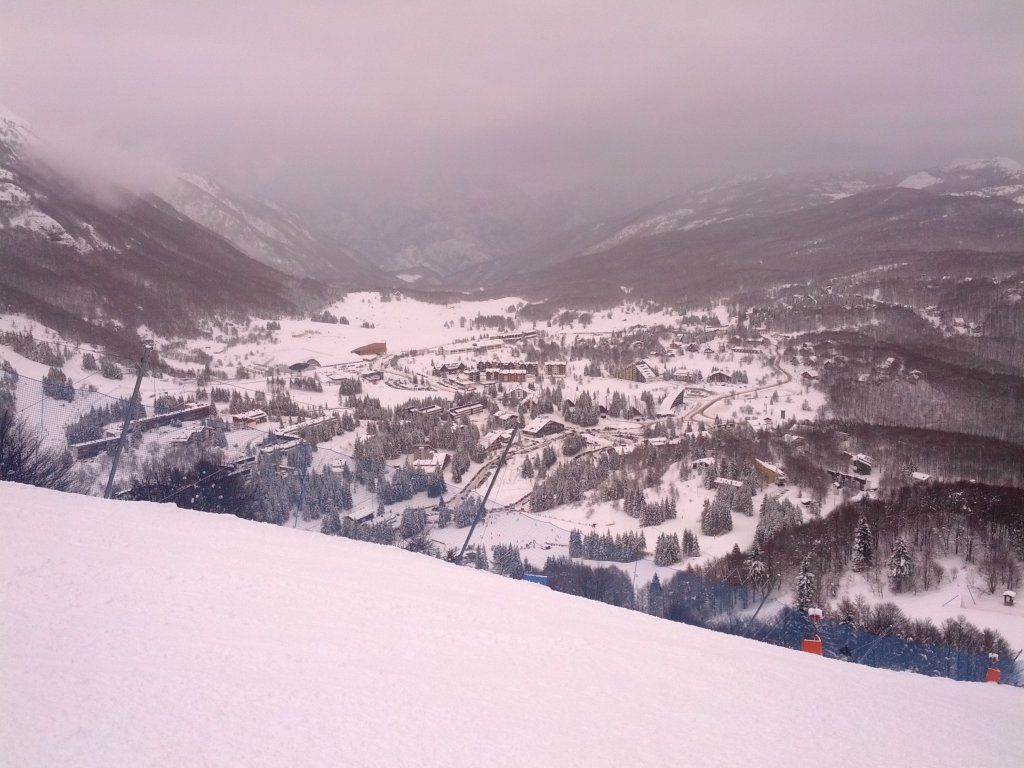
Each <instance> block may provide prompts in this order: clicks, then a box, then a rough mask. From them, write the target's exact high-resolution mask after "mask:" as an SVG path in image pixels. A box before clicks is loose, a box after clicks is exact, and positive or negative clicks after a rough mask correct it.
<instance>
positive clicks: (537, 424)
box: [523, 416, 562, 435]
mask: <svg viewBox="0 0 1024 768" xmlns="http://www.w3.org/2000/svg"><path fill="white" fill-rule="evenodd" d="M548 424H557V425H558V426H562V423H561V422H559V421H555V420H554V419H553V418H551V417H550V416H538V417H537V418H535V419H533V420H531V421H530V423H529V424H527V425H526V426H525V427H523V432H525V433H526V434H528V435H531V434H536V433H537V432H540V431H541V430H542V429H544V427H546V426H547V425H548Z"/></svg>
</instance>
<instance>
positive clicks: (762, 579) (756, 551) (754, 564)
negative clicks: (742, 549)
mask: <svg viewBox="0 0 1024 768" xmlns="http://www.w3.org/2000/svg"><path fill="white" fill-rule="evenodd" d="M743 570H744V571H745V572H746V579H747V584H749V585H750V587H751V589H754V590H756V591H757V592H762V593H763V592H764V591H765V590H766V588H767V587H768V583H769V573H768V566H767V565H766V564H765V562H764V555H763V553H762V552H761V548H760V547H759V546H757V544H754V546H753V547H752V548H751V549H750V554H749V555H747V559H746V560H745V561H744V563H743Z"/></svg>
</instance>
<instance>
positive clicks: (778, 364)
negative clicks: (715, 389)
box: [683, 346, 793, 421]
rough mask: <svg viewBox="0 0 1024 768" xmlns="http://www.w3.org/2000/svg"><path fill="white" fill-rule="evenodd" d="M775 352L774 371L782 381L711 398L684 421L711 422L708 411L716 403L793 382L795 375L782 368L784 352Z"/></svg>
mask: <svg viewBox="0 0 1024 768" xmlns="http://www.w3.org/2000/svg"><path fill="white" fill-rule="evenodd" d="M774 350H775V356H774V357H773V358H772V361H771V366H772V370H774V371H775V372H776V373H777V374H779V376H781V377H782V380H780V381H777V382H775V383H774V384H762V385H761V386H760V387H750V388H749V389H738V390H736V391H735V392H727V393H725V394H724V395H718V396H717V397H713V398H711V399H710V400H708V401H707V402H706V403H702V404H701V405H698V406H695V407H694V408H692V409H691V410H689V411H687V412H686V413H684V414H683V419H684V420H685V421H696V420H697V418H698V417H700V418H702V419H704V420H707V421H710V419H709V418H708V415H707V409H708V408H710V407H711V406H712V405H714V404H715V403H720V402H721V401H722V400H728V399H729V398H730V397H736V396H737V395H749V394H751V393H753V392H763V391H764V390H767V389H778V388H781V387H784V386H786V385H787V384H789V383H790V382H792V381H793V374H792V373H790V372H789V371H787V370H786V369H785V368H783V367H782V352H780V351H779V348H778V347H777V346H776V347H774Z"/></svg>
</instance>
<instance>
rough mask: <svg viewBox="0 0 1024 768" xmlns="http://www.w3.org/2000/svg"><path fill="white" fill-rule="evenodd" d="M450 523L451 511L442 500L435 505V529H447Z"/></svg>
mask: <svg viewBox="0 0 1024 768" xmlns="http://www.w3.org/2000/svg"><path fill="white" fill-rule="evenodd" d="M451 522H452V511H451V510H450V509H449V508H448V505H447V504H445V501H444V499H441V502H440V503H439V504H438V505H437V527H438V528H447V527H448V526H449V525H451Z"/></svg>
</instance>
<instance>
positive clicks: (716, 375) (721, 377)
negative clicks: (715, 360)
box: [705, 371, 732, 384]
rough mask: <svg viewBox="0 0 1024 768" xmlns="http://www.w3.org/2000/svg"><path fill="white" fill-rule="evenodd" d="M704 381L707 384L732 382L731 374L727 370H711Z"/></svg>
mask: <svg viewBox="0 0 1024 768" xmlns="http://www.w3.org/2000/svg"><path fill="white" fill-rule="evenodd" d="M705 381H707V382H708V383H709V384H732V374H731V373H729V372H728V371H712V372H711V373H709V374H708V376H707V378H706V379H705Z"/></svg>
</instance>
